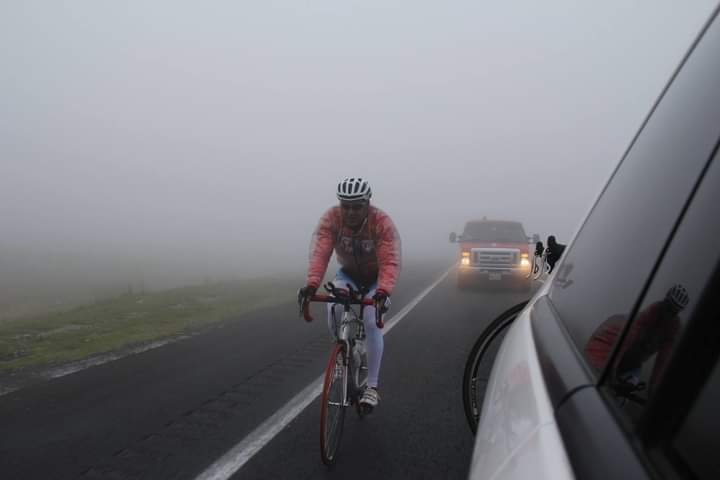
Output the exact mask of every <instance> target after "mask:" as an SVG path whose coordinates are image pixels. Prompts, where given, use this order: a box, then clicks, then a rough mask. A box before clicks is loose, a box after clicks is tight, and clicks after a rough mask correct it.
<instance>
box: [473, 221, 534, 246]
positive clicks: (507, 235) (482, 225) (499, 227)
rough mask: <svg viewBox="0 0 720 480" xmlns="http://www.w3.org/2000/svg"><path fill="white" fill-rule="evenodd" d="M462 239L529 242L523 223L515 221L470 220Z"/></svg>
mask: <svg viewBox="0 0 720 480" xmlns="http://www.w3.org/2000/svg"><path fill="white" fill-rule="evenodd" d="M462 239H463V240H478V241H482V242H527V237H526V236H525V231H524V230H523V228H522V225H521V224H520V223H515V222H470V223H468V224H467V225H465V232H464V233H463V236H462Z"/></svg>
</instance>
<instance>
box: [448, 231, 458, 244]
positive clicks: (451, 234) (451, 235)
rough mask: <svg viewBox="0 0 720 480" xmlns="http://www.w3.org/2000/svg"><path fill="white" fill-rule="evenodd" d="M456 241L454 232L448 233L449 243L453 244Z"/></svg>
mask: <svg viewBox="0 0 720 480" xmlns="http://www.w3.org/2000/svg"><path fill="white" fill-rule="evenodd" d="M456 240H457V235H455V232H450V243H455V241H456Z"/></svg>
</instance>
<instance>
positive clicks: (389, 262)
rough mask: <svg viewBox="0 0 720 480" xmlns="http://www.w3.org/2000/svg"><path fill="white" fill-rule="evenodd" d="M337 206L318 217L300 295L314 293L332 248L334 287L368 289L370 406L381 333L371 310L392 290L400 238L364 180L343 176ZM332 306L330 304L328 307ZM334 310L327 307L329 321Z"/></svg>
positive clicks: (365, 399)
mask: <svg viewBox="0 0 720 480" xmlns="http://www.w3.org/2000/svg"><path fill="white" fill-rule="evenodd" d="M336 194H337V198H338V200H339V201H340V204H339V205H336V206H333V207H330V208H329V209H328V210H327V211H326V212H325V213H324V214H323V215H322V217H320V221H319V223H318V225H317V227H316V229H315V232H314V233H313V236H312V241H311V244H310V262H309V266H308V273H307V281H306V285H305V286H304V287H303V288H301V289H300V291H299V297H300V298H301V299H306V298H309V297H311V296H312V295H314V294H315V292H316V291H317V288H318V286H319V285H320V283H321V282H322V278H323V276H324V275H325V271H326V270H327V266H328V262H329V261H330V257H331V256H332V252H333V250H334V251H335V253H336V258H337V261H338V263H339V264H340V267H341V268H340V270H338V272H337V273H336V275H335V279H334V280H333V284H334V285H335V286H336V287H337V288H346V286H347V284H350V285H352V287H353V288H354V289H356V290H357V289H360V288H366V289H368V295H369V296H371V297H372V298H373V300H374V306H372V307H371V306H367V307H365V308H364V310H363V323H364V325H365V334H366V346H367V362H368V379H367V385H368V388H366V389H365V391H364V392H363V395H362V397H361V399H360V404H361V405H363V406H365V407H368V410H370V409H372V408H374V407H376V406H377V405H378V403H379V401H380V395H379V394H378V379H379V374H380V363H381V361H382V355H383V348H384V342H383V336H382V332H381V331H380V329H379V327H378V326H377V325H376V322H375V311H376V309H378V308H379V309H380V311H381V313H385V312H386V311H387V309H388V308H389V307H390V294H391V293H392V292H393V289H394V287H395V283H396V282H397V278H398V275H399V273H400V237H399V235H398V232H397V229H396V228H395V225H394V224H393V221H392V220H391V219H390V217H389V216H388V215H387V214H386V213H385V212H383V211H382V210H380V209H379V208H377V207H375V206H374V205H370V197H371V196H372V191H371V189H370V184H369V183H368V181H367V180H365V179H363V178H357V177H355V178H345V179H344V180H342V181H341V182H340V183H338V186H337V192H336ZM331 308H332V307H331ZM331 314H332V312H331V310H330V309H328V325H331V321H332V315H331Z"/></svg>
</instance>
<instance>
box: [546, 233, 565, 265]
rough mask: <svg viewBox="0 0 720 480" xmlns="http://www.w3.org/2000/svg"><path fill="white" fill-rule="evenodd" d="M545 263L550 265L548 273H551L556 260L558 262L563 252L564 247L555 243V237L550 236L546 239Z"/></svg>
mask: <svg viewBox="0 0 720 480" xmlns="http://www.w3.org/2000/svg"><path fill="white" fill-rule="evenodd" d="M547 249H548V254H547V263H548V265H550V270H549V271H548V273H550V272H552V271H553V268H555V264H556V263H557V261H558V260H560V257H561V256H562V254H563V252H564V251H565V245H563V244H562V243H557V241H556V240H555V235H550V236H549V237H548V239H547Z"/></svg>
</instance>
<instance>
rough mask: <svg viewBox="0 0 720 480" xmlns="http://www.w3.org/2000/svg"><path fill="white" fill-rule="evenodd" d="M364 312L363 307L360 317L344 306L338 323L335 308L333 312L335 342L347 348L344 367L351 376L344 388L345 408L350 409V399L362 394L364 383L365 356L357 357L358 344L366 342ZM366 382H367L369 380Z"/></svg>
mask: <svg viewBox="0 0 720 480" xmlns="http://www.w3.org/2000/svg"><path fill="white" fill-rule="evenodd" d="M362 311H363V310H362V306H361V307H360V315H358V314H356V313H355V311H354V310H353V309H352V308H351V307H350V305H344V308H343V313H342V317H341V319H340V321H339V322H338V321H337V320H336V319H335V309H334V307H333V310H332V316H333V330H334V332H333V334H334V335H335V342H336V343H340V344H342V345H344V346H345V349H344V351H345V352H346V354H345V358H344V359H343V366H344V368H347V369H348V373H349V375H347V376H346V377H345V378H346V379H347V381H346V382H345V384H344V386H343V406H344V407H349V406H350V405H351V402H350V398H353V399H354V398H355V397H357V396H358V394H359V393H361V392H362V386H363V383H364V382H363V381H361V379H360V372H361V370H362V366H363V365H362V364H363V358H362V356H363V354H362V353H360V354H359V355H358V356H357V357H356V356H355V353H356V346H357V343H358V342H363V341H364V340H365V324H364V323H363V321H362V320H361V318H362ZM365 381H367V379H366V380H365Z"/></svg>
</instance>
